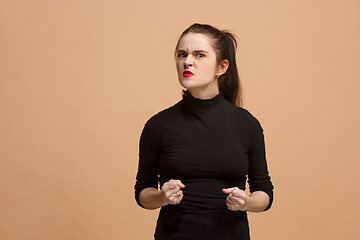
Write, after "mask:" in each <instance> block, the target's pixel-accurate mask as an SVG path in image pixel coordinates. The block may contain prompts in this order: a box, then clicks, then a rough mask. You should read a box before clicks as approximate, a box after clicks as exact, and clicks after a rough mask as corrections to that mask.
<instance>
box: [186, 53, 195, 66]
mask: <svg viewBox="0 0 360 240" xmlns="http://www.w3.org/2000/svg"><path fill="white" fill-rule="evenodd" d="M192 65H194V59H193V57H192V55H191V54H189V55H187V56H186V58H185V60H184V68H186V67H188V66H192Z"/></svg>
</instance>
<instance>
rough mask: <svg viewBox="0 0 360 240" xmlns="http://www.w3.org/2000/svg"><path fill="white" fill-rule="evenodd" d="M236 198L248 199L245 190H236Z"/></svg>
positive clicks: (233, 193) (234, 194)
mask: <svg viewBox="0 0 360 240" xmlns="http://www.w3.org/2000/svg"><path fill="white" fill-rule="evenodd" d="M232 195H233V196H234V197H238V198H242V199H245V198H246V197H247V195H246V193H245V192H244V191H243V190H240V189H236V190H234V191H233V192H232Z"/></svg>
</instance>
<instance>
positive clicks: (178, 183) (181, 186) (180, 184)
mask: <svg viewBox="0 0 360 240" xmlns="http://www.w3.org/2000/svg"><path fill="white" fill-rule="evenodd" d="M176 185H178V186H179V188H184V187H185V185H184V184H183V183H182V182H181V181H180V180H176Z"/></svg>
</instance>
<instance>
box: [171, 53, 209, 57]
mask: <svg viewBox="0 0 360 240" xmlns="http://www.w3.org/2000/svg"><path fill="white" fill-rule="evenodd" d="M177 56H178V57H179V58H184V57H187V54H185V53H179V54H178V55H177ZM196 57H198V58H203V57H205V55H204V54H202V53H198V54H196Z"/></svg>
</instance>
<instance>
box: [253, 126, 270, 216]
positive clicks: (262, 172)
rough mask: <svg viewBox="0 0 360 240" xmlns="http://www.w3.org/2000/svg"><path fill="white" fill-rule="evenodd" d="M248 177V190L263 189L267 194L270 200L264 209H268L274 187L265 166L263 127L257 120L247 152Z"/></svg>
mask: <svg viewBox="0 0 360 240" xmlns="http://www.w3.org/2000/svg"><path fill="white" fill-rule="evenodd" d="M248 177H249V180H248V182H249V186H250V192H255V191H263V192H265V193H266V194H268V195H269V198H270V202H269V205H268V206H267V207H266V208H265V210H264V211H266V210H268V209H270V207H271V205H272V202H273V188H274V187H273V185H272V183H271V180H270V176H269V172H268V168H267V162H266V154H265V141H264V134H263V129H262V127H261V125H260V123H259V122H258V121H257V120H256V130H255V133H254V135H253V141H252V143H251V148H250V153H249V173H248Z"/></svg>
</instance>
